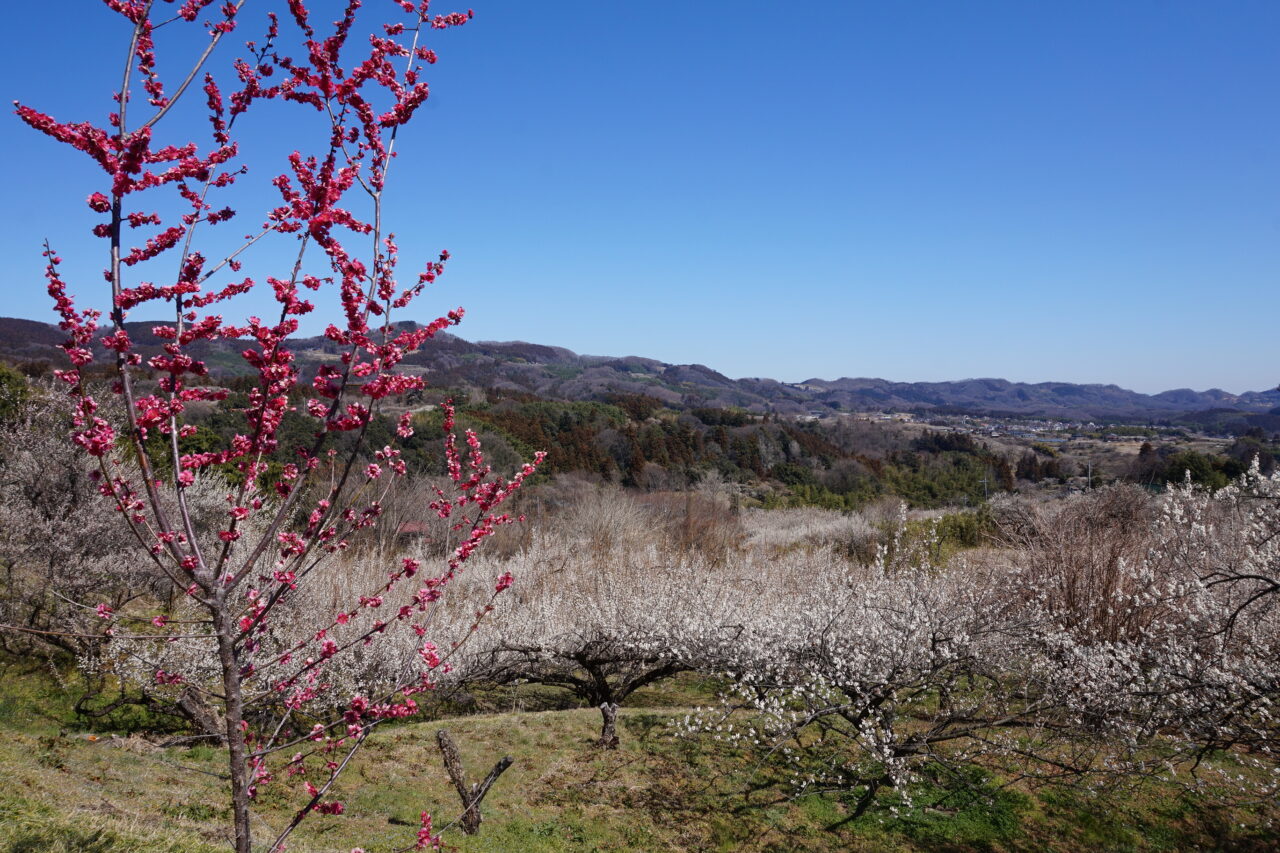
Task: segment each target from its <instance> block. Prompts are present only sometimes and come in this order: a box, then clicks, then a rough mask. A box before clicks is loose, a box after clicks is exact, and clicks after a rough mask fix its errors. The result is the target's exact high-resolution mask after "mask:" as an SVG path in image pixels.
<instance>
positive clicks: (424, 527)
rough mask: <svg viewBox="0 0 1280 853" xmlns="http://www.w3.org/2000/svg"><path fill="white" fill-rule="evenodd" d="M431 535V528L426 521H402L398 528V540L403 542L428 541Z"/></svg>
mask: <svg viewBox="0 0 1280 853" xmlns="http://www.w3.org/2000/svg"><path fill="white" fill-rule="evenodd" d="M430 535H431V526H430V525H429V524H427V522H425V521H402V522H400V526H399V527H397V528H396V539H398V540H400V541H401V542H408V541H416V540H419V539H426V538H428V537H429V536H430Z"/></svg>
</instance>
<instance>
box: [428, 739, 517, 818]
mask: <svg viewBox="0 0 1280 853" xmlns="http://www.w3.org/2000/svg"><path fill="white" fill-rule="evenodd" d="M436 743H437V744H438V745H439V746H440V754H441V755H442V756H443V757H444V769H445V770H447V771H448V773H449V778H450V779H451V780H452V781H453V787H455V788H457V789H458V797H459V799H461V800H462V817H460V818H459V819H458V825H459V826H461V827H462V831H463V832H464V833H466V834H467V835H475V834H476V833H477V832H479V831H480V801H481V800H483V799H484V797H485V794H487V793H489V789H490V788H492V787H493V783H494V782H496V781H498V777H499V776H501V775H502V773H503V771H504V770H506V769H507V768H508V767H510V766H511V756H509V755H504V756H503V757H502V760H501V761H499V762H498V763H497V764H495V765H493V769H492V770H490V771H489V775H488V776H486V777H485V778H484V781H483V782H478V783H476V784H475V785H468V784H467V774H466V771H465V770H463V768H462V756H461V755H459V754H458V747H457V746H456V745H455V744H454V742H453V738H451V737H449V732H448V731H446V730H445V729H441V730H440V731H438V732H436Z"/></svg>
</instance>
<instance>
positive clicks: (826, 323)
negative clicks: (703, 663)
mask: <svg viewBox="0 0 1280 853" xmlns="http://www.w3.org/2000/svg"><path fill="white" fill-rule="evenodd" d="M474 2H475V3H476V4H477V8H476V18H475V20H474V21H473V22H472V23H471V24H469V25H468V26H466V27H464V28H462V29H460V30H455V31H450V32H447V33H443V34H438V35H437V36H436V37H435V38H434V40H433V42H432V46H434V47H435V48H436V49H437V51H438V52H439V54H440V62H439V64H437V65H436V66H434V67H433V68H432V69H431V74H430V79H431V81H432V87H433V95H432V98H431V100H430V101H429V106H428V108H427V111H426V113H425V114H424V115H422V116H420V118H419V120H418V121H417V122H416V124H414V125H411V130H410V132H409V133H408V135H407V136H406V137H405V138H404V139H403V140H402V144H401V149H400V150H401V152H402V155H401V159H400V161H399V163H398V164H397V166H396V168H397V169H399V170H400V171H399V172H398V173H397V174H395V175H394V176H393V182H395V183H394V190H393V192H392V194H391V196H390V198H389V210H388V219H389V221H390V222H391V223H392V226H393V227H394V229H395V230H396V231H397V232H398V234H399V235H400V238H401V246H402V255H403V257H404V261H405V263H406V264H408V265H409V266H408V268H407V269H406V272H408V271H409V270H411V269H413V267H414V266H415V265H416V263H417V262H418V261H421V260H425V259H426V258H427V257H429V256H431V255H433V254H434V253H435V252H436V251H437V250H438V249H440V248H448V249H449V250H450V251H451V252H452V253H453V255H454V261H453V262H452V263H451V266H450V269H449V271H448V273H447V275H446V276H445V277H444V278H443V279H442V280H441V282H440V284H439V287H438V289H437V290H436V291H435V292H434V293H433V294H431V296H430V298H428V299H424V300H423V301H422V302H420V303H418V304H419V305H420V306H421V307H420V308H419V309H418V311H417V312H416V313H415V315H414V316H413V319H419V320H423V319H428V317H427V315H428V314H431V315H432V316H434V314H436V313H439V312H440V311H443V310H445V309H447V308H449V307H453V306H455V305H463V306H465V307H466V308H467V311H468V317H467V320H466V322H465V323H464V324H463V326H462V327H461V328H460V329H459V330H458V331H459V332H460V333H461V334H462V335H463V336H464V337H467V338H470V339H499V340H509V339H523V340H530V341H536V342H539V343H547V344H556V345H560V346H565V347H569V348H570V349H573V350H576V351H578V352H584V353H594V354H609V355H627V354H635V355H645V356H650V357H654V358H658V359H661V360H664V361H669V362H700V363H704V364H707V365H709V366H711V367H713V368H715V369H717V370H720V371H721V372H723V373H726V374H728V375H730V376H735V377H741V376H771V377H775V378H778V379H783V380H788V381H797V380H802V379H805V378H809V377H814V376H819V377H824V378H835V377H839V376H879V377H884V378H888V379H894V380H903V381H912V380H944V379H962V378H966V377H975V376H1000V377H1004V378H1008V379H1012V380H1019V381H1030V382H1036V381H1047V380H1065V381H1075V382H1102V383H1111V382H1114V383H1116V384H1119V385H1122V386H1125V387H1129V388H1134V389H1136V390H1140V391H1147V392H1154V391H1160V390H1164V389H1167V388H1173V387H1182V386H1190V387H1195V388H1198V389H1200V388H1207V387H1215V386H1216V387H1221V388H1225V389H1227V390H1229V391H1235V392H1239V391H1244V390H1261V389H1264V388H1269V387H1274V386H1275V385H1276V383H1277V382H1278V381H1280V338H1278V336H1277V335H1276V317H1277V316H1278V315H1280V312H1278V311H1277V307H1278V306H1277V294H1278V293H1280V288H1278V287H1277V286H1278V285H1280V273H1278V271H1280V108H1277V104H1280V50H1277V49H1276V45H1277V44H1278V43H1280V4H1277V3H1275V2H1273V0H1260V1H1259V2H1221V3H1212V4H1210V3H1203V2H1191V0H1185V2H1182V1H1181V0H1180V1H1179V2H1169V1H1168V0H1166V1H1165V2H1140V1H1135V2H1125V3H1115V2H1096V3H1095V2H1073V3H1036V2H1023V1H1022V0H1019V2H980V1H979V0H975V2H967V3H946V2H930V3H924V2H918V3H889V2H878V3H867V2H854V0H840V1H839V2H835V0H814V2H809V3H805V4H777V3H772V4H764V3H756V2H749V0H747V2H721V0H699V2H691V3H686V4H667V5H664V6H655V5H653V4H640V3H622V2H615V0H570V2H561V3H556V4H545V3H537V2H532V0H489V2H485V0H474ZM254 5H255V3H254V0H250V3H249V8H250V9H252V8H253V6H254ZM313 5H315V6H316V7H317V8H318V9H329V10H331V11H328V12H323V13H318V14H319V17H322V18H331V17H333V16H334V12H333V11H332V10H333V9H336V4H334V3H332V2H330V3H313ZM383 5H385V6H387V7H390V2H389V0H387V2H385V4H384V3H382V2H380V1H379V0H368V2H367V3H366V11H367V12H379V11H380V9H381V8H382V6H383ZM47 8H48V7H47V6H44V5H43V4H35V3H25V4H18V5H17V6H15V8H14V9H12V10H10V14H9V17H8V26H7V28H6V39H5V50H4V51H3V52H2V53H3V55H2V56H0V63H2V65H3V71H4V73H3V75H2V77H0V79H3V80H5V86H6V92H5V95H6V97H8V98H9V99H10V100H13V99H20V100H22V101H23V102H24V103H29V104H31V105H33V106H36V107H38V108H41V109H45V110H47V111H49V112H51V113H53V114H54V115H56V116H58V117H59V118H63V119H86V118H93V119H96V120H100V118H101V116H102V115H103V114H104V113H105V111H106V106H105V104H106V103H107V98H109V95H110V92H111V89H112V87H113V84H114V83H115V78H116V77H117V75H118V71H117V68H118V66H119V63H120V59H119V53H120V50H121V47H120V39H121V38H122V37H127V36H126V35H125V34H124V33H123V32H122V30H121V25H120V24H119V23H117V21H118V19H117V18H115V16H113V15H112V14H111V13H109V12H107V11H105V10H104V9H103V7H102V6H101V4H100V3H98V2H96V0H73V2H67V3H63V4H59V6H58V8H59V10H60V12H59V16H60V17H59V19H58V20H57V21H56V22H53V23H50V22H48V21H45V20H42V19H41V14H40V13H41V9H47ZM439 11H449V9H444V8H441V9H440V10H439ZM46 14H47V13H46ZM251 20H256V18H251ZM369 20H372V18H370V19H369ZM252 29H254V30H256V29H257V28H256V26H255V27H253V28H252ZM252 34H253V35H256V33H252ZM250 35H251V33H249V32H247V31H246V32H245V34H244V36H242V38H247V37H249V36H250ZM238 41H239V40H238ZM238 41H237V43H236V44H232V45H230V47H231V48H232V49H231V50H227V51H224V52H223V54H222V57H221V58H222V59H223V60H224V61H225V60H228V59H230V58H231V57H232V56H234V55H238V54H241V53H243V51H242V50H241V49H240V48H239V46H238ZM162 46H163V43H162ZM164 61H165V54H163V53H162V54H161V62H162V68H163V67H164V65H163V63H164ZM182 121H183V118H182V117H181V116H178V117H175V119H174V121H173V127H172V128H171V129H172V130H173V131H174V132H175V133H176V134H178V136H181V134H182V131H183V125H182V123H181V122H182ZM261 121H262V122H263V123H261V124H259V125H252V124H250V125H248V126H246V128H245V132H246V137H247V138H248V139H249V140H251V141H255V142H262V143H264V145H265V144H266V143H269V142H273V141H276V137H277V136H281V135H283V130H282V128H281V126H280V125H278V124H276V125H272V124H267V123H266V119H265V115H264V118H263V119H262V120H261ZM289 127H290V128H291V129H293V128H294V126H293V125H292V124H291V125H289ZM178 136H175V137H173V139H175V140H177V139H178ZM178 141H185V138H183V139H181V140H178ZM0 143H3V150H4V151H5V153H6V156H5V157H4V158H3V167H2V168H3V170H4V175H3V180H4V186H5V187H6V198H7V201H8V203H7V204H5V205H4V208H3V217H4V222H3V228H0V240H2V241H3V250H4V253H5V257H6V258H7V259H8V269H7V272H6V276H5V289H4V293H5V303H6V304H5V305H3V306H0V314H8V315H14V316H22V317H31V318H36V319H47V318H49V317H50V316H51V314H50V310H49V300H48V297H47V296H46V295H45V294H44V292H43V287H42V282H41V264H40V257H39V252H40V241H41V240H42V239H43V238H45V237H49V238H50V239H52V240H53V241H54V243H55V246H56V248H57V249H58V250H59V251H60V252H61V253H62V255H63V256H64V257H66V258H67V260H68V263H67V268H68V270H69V271H70V272H71V274H72V277H73V285H74V287H75V289H76V290H78V291H80V292H82V293H85V296H84V297H82V300H81V301H82V302H84V303H85V304H88V303H90V302H93V301H101V295H100V291H101V279H100V277H99V276H98V273H97V270H99V269H100V268H101V266H102V260H101V258H100V253H101V248H102V247H101V245H100V244H99V242H98V241H95V240H93V238H91V237H89V236H88V234H87V229H88V228H89V227H90V226H91V225H92V223H93V221H94V219H93V216H92V214H90V212H89V211H88V210H87V208H86V207H85V206H84V204H83V199H84V198H85V196H87V195H88V194H89V193H90V192H92V191H93V190H95V189H100V188H101V184H102V181H101V179H99V178H98V177H97V176H96V174H95V172H94V169H93V168H91V167H89V166H87V165H86V164H85V163H82V162H80V161H81V160H82V159H83V158H82V157H81V155H77V154H76V153H75V152H72V151H69V150H63V149H62V148H61V147H60V146H58V145H57V144H55V143H53V142H52V141H51V140H48V139H46V138H44V137H41V136H39V135H38V134H36V133H35V132H34V131H31V130H29V129H27V128H26V127H25V126H23V125H22V124H21V123H20V122H19V121H18V120H17V119H16V118H14V117H12V116H11V117H10V118H9V119H8V120H7V121H5V122H4V123H2V124H0ZM250 162H251V164H252V165H255V166H256V165H257V163H256V161H253V160H251V161H250ZM278 171H280V168H279V167H277V166H275V165H274V164H263V165H262V166H261V167H260V168H256V169H255V171H254V172H253V173H252V174H251V176H250V178H253V179H256V180H257V181H259V182H265V181H266V180H267V179H269V177H270V176H271V175H273V174H275V173H276V172H278ZM246 180H249V179H246ZM245 191H246V192H248V193H249V202H250V203H245V204H242V205H241V209H242V210H244V211H245V212H246V213H250V212H251V211H253V209H254V207H255V205H253V204H252V201H253V198H254V196H253V195H252V193H253V192H254V191H253V189H252V186H249V185H246V187H245ZM264 197H265V196H264ZM257 207H258V208H261V205H258V206H257ZM258 215H259V214H258V213H256V212H253V213H251V215H250V217H249V221H250V222H252V221H255V220H256V218H257V216H258ZM287 254H288V247H287V246H283V245H281V246H279V247H277V248H272V249H266V250H264V251H262V252H261V253H259V254H258V255H256V256H255V257H254V258H253V259H252V263H251V264H250V267H251V268H250V269H247V270H246V271H247V272H250V273H252V274H254V275H255V276H257V277H259V278H261V277H265V275H268V274H272V273H275V274H281V272H282V270H281V267H282V266H284V258H285V257H286V256H287ZM95 289H96V290H98V291H99V293H98V294H94V295H92V297H91V292H92V291H94V290H95ZM255 306H261V303H251V304H250V305H249V306H248V307H249V308H250V309H253V308H254V307H255ZM137 319H143V318H141V317H139V318H137ZM326 319H327V318H326Z"/></svg>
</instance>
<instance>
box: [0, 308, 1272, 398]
mask: <svg viewBox="0 0 1280 853" xmlns="http://www.w3.org/2000/svg"><path fill="white" fill-rule="evenodd" d="M152 325H154V324H153V323H151V322H137V323H130V324H129V332H130V336H131V337H132V338H133V339H134V340H135V341H136V342H138V343H139V344H140V345H141V347H142V350H143V351H144V352H146V351H148V350H156V351H158V348H159V341H158V340H157V339H156V338H154V336H152V335H151V333H150V330H151V327H152ZM407 325H412V324H407ZM62 338H63V335H62V333H61V332H60V331H59V330H58V328H57V327H56V326H55V325H53V324H50V323H41V322H37V321H34V320H22V319H16V318H0V359H3V360H6V361H9V362H11V363H14V364H17V365H19V366H25V369H26V370H27V372H38V371H39V370H41V368H42V363H44V364H47V365H48V366H56V365H58V364H59V363H61V362H62V361H63V358H62V353H61V352H60V351H59V350H58V349H57V344H58V343H59V342H60V341H61V340H62ZM240 349H241V347H240V346H238V344H237V342H234V341H225V342H223V341H219V342H215V343H213V344H209V345H207V346H206V348H205V350H204V352H203V354H202V357H203V358H205V359H206V360H207V361H208V363H209V366H210V369H211V371H212V372H213V373H214V374H215V375H218V374H221V375H224V376H225V375H235V374H238V373H246V372H248V370H247V368H246V366H245V365H244V362H243V361H242V360H241V358H240V356H239V351H240ZM297 352H298V358H299V362H300V363H301V364H302V365H303V366H304V368H305V367H308V366H310V367H314V366H315V365H316V364H318V363H320V362H323V361H331V360H333V358H335V357H336V355H337V349H336V347H335V345H334V344H333V343H331V342H329V341H326V340H325V339H323V338H319V337H316V338H303V339H300V340H299V341H298V344H297ZM408 364H409V365H411V366H413V367H415V368H417V369H418V370H420V371H421V372H422V373H423V374H425V375H427V376H428V377H429V381H430V384H432V385H434V386H436V387H451V388H468V387H473V388H485V389H501V390H508V391H515V392H523V393H530V394H536V395H537V396H539V397H543V398H548V399H560V400H594V399H601V398H602V397H603V396H605V395H607V394H611V393H612V394H618V393H621V394H643V395H645V396H648V397H652V398H655V399H657V400H660V401H662V402H663V403H665V404H667V405H672V406H677V407H681V408H690V407H738V408H742V409H746V410H748V411H753V412H757V413H762V412H769V411H772V412H776V413H779V414H804V413H808V412H821V411H831V410H841V411H875V410H894V411H911V412H920V413H928V412H935V413H971V414H990V415H1005V416H1021V417H1050V418H1062V419H1068V420H1108V419H1138V420H1144V421H1145V420H1157V421H1161V420H1170V419H1175V418H1177V417H1178V416H1179V415H1182V414H1186V413H1198V414H1197V415H1196V417H1198V418H1200V419H1201V420H1203V419H1205V418H1208V419H1209V420H1215V419H1216V420H1222V419H1223V418H1224V417H1231V416H1233V415H1235V416H1238V415H1236V413H1251V414H1254V415H1258V414H1266V413H1270V414H1271V415H1275V416H1280V391H1276V390H1268V391H1261V392H1250V393H1246V394H1240V395H1235V394H1229V393H1227V392H1225V391H1220V390H1217V389H1211V390H1209V391H1192V390H1190V389H1178V390H1173V391H1165V392H1163V393H1160V394H1155V395H1149V394H1140V393H1137V392H1135V391H1128V390H1126V389H1124V388H1120V387H1118V386H1116V385H1076V384H1072V383H1069V382H1040V383H1036V384H1027V383H1020V382H1008V381H1006V380H1003V379H965V380H961V381H955V382H891V381H888V380H884V379H850V378H842V379H836V380H824V379H810V380H807V381H805V382H800V383H784V382H778V381H776V380H773V379H761V378H747V379H730V378H729V377H727V376H725V375H723V374H721V373H718V372H716V371H715V370H713V369H712V368H710V367H706V366H703V365H700V364H667V363H665V362H661V361H657V360H655V359H651V358H640V357H636V356H627V357H622V358H618V357H611V356H592V355H578V354H577V353H574V352H571V351H570V350H567V349H564V348H562V347H554V346H544V345H539V344H531V343H524V342H520V341H508V342H491V341H481V342H476V343H473V342H469V341H466V340H463V339H462V338H459V337H456V336H453V335H448V334H441V335H439V336H438V337H437V338H436V339H435V340H434V341H432V342H431V343H429V344H428V346H427V347H426V348H425V349H424V351H422V352H420V353H416V354H414V355H413V356H411V357H410V358H409V359H408Z"/></svg>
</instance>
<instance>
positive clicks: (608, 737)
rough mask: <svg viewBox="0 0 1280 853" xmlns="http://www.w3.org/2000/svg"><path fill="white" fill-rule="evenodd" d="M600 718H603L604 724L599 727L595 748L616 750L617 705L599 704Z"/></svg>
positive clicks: (615, 703) (613, 703)
mask: <svg viewBox="0 0 1280 853" xmlns="http://www.w3.org/2000/svg"><path fill="white" fill-rule="evenodd" d="M600 716H601V717H603V718H604V722H603V723H602V724H601V726H600V739H599V740H597V741H596V746H598V747H600V748H602V749H617V748H618V703H617V702H601V703H600Z"/></svg>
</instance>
